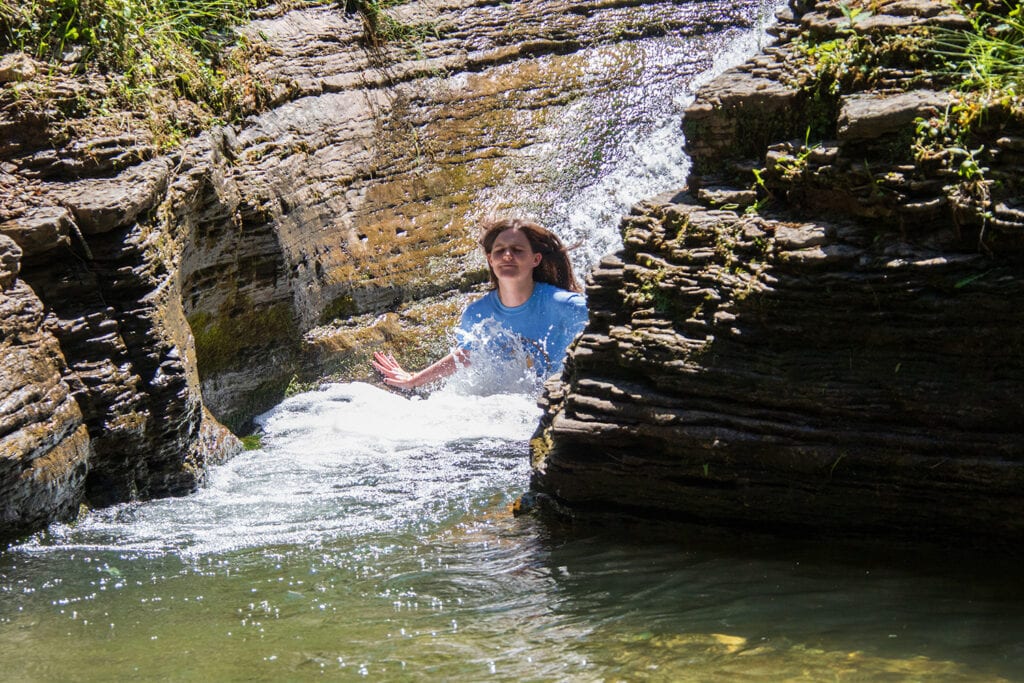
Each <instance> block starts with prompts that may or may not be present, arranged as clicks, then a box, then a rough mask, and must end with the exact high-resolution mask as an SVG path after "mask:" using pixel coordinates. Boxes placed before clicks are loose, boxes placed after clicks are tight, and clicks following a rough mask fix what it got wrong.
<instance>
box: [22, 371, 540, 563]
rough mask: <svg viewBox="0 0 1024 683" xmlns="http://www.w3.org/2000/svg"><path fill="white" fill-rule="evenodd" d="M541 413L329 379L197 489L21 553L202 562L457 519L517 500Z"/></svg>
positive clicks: (528, 404)
mask: <svg viewBox="0 0 1024 683" xmlns="http://www.w3.org/2000/svg"><path fill="white" fill-rule="evenodd" d="M538 417H539V409H538V408H537V406H536V403H535V400H534V398H533V397H532V396H531V395H529V394H514V393H513V394H510V393H500V394H492V395H490V396H480V395H470V394H466V393H461V392H459V391H457V390H455V389H454V388H449V389H447V390H444V391H439V392H436V393H434V394H432V395H430V396H429V397H428V398H422V397H412V398H406V397H403V396H399V395H396V394H394V393H391V392H389V391H385V390H383V389H379V388H376V387H373V386H370V385H368V384H361V383H350V384H331V385H327V386H324V387H322V388H321V389H319V390H317V391H312V392H307V393H304V394H299V395H297V396H293V397H291V398H289V399H286V400H285V401H284V402H283V403H281V404H280V405H279V406H277V407H276V408H274V409H273V410H271V411H269V412H268V413H266V414H264V415H262V416H260V417H259V418H258V419H257V422H258V423H259V424H260V425H261V427H262V430H263V447H262V448H261V449H259V450H255V451H250V452H247V453H244V454H242V455H240V456H238V457H236V458H234V459H232V460H231V461H229V462H228V463H226V464H224V465H222V466H220V467H217V468H214V469H212V471H211V472H210V478H209V483H208V485H207V486H206V487H205V488H203V489H202V490H200V491H198V492H196V493H195V494H193V495H191V496H187V497H184V498H171V499H164V500H156V501H150V502H146V503H134V504H124V505H118V506H114V507H112V508H107V509H104V510H97V511H94V512H92V513H91V514H89V515H88V516H87V517H86V518H85V519H84V520H83V521H82V522H81V523H80V524H78V525H65V524H55V525H53V526H51V528H50V529H49V530H48V531H47V532H45V533H43V534H38V535H36V536H35V537H33V538H32V539H30V540H29V541H28V542H27V543H25V544H22V545H21V546H20V550H23V551H27V552H44V551H47V550H49V549H52V548H54V547H59V548H61V549H63V550H76V549H88V550H119V551H122V552H134V553H140V554H151V553H172V554H176V555H179V556H181V557H196V556H201V555H209V554H215V553H223V552H229V551H234V550H238V549H242V548H256V547H270V546H278V545H305V546H315V545H317V544H321V543H324V542H330V541H331V540H332V539H336V538H338V537H342V536H344V537H350V538H354V537H359V536H364V535H369V534H379V533H384V532H388V531H400V530H404V529H407V528H409V527H410V525H411V526H412V527H415V526H416V525H423V524H429V525H438V524H444V523H445V522H446V521H447V520H449V519H456V518H459V517H461V516H463V515H465V514H466V513H467V511H468V510H469V509H470V508H472V507H473V506H475V505H477V504H478V498H479V497H480V496H483V495H486V494H487V493H488V492H492V491H494V490H502V489H503V488H504V489H507V490H508V495H509V497H510V501H511V497H512V496H514V494H515V491H516V490H517V488H518V487H520V486H521V485H522V483H523V482H524V481H525V476H526V470H527V464H526V457H525V444H526V440H527V439H528V438H529V436H530V434H531V433H532V431H533V429H534V427H535V425H536V422H537V419H538Z"/></svg>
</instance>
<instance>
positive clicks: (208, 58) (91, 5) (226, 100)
mask: <svg viewBox="0 0 1024 683" xmlns="http://www.w3.org/2000/svg"><path fill="white" fill-rule="evenodd" d="M258 2H259V0H30V2H28V3H24V4H23V3H20V2H17V1H16V0H0V51H2V52H11V51H21V52H25V53H27V54H29V55H31V56H33V57H34V58H36V59H40V60H44V61H46V62H48V63H49V64H51V65H52V66H51V68H52V69H53V70H56V68H57V66H58V65H61V64H64V65H71V66H72V67H73V70H75V71H77V72H79V73H81V72H84V71H87V70H93V71H97V72H99V73H101V74H104V75H106V76H107V78H108V79H109V81H110V85H111V87H110V92H109V94H108V96H109V97H110V98H112V100H111V101H106V102H98V103H94V106H95V107H96V108H97V109H102V108H107V109H120V108H124V109H133V110H136V111H143V112H146V111H148V110H150V109H151V108H153V107H155V106H158V105H157V102H159V101H160V100H161V99H164V98H166V97H167V96H170V97H173V98H175V99H178V98H182V99H185V100H188V101H190V102H192V103H195V104H196V105H198V108H199V109H200V110H201V111H202V112H204V113H205V116H198V118H199V119H203V118H205V119H207V121H208V120H209V119H212V118H215V117H230V116H233V115H236V114H238V113H240V110H241V109H242V102H243V101H245V100H246V99H247V98H249V99H251V98H252V96H253V94H254V93H253V91H254V90H258V89H259V84H257V83H255V82H254V81H253V79H252V78H251V77H248V76H247V75H246V74H245V69H244V65H243V61H244V59H245V55H244V51H242V50H240V49H241V48H245V47H246V46H245V45H242V44H240V43H239V42H238V38H237V35H236V34H235V33H234V31H233V30H232V29H233V27H234V26H236V25H238V24H240V23H242V22H244V21H246V20H247V19H248V17H249V14H250V12H251V10H252V9H254V8H255V6H256V5H257V3H258ZM229 48H234V49H229Z"/></svg>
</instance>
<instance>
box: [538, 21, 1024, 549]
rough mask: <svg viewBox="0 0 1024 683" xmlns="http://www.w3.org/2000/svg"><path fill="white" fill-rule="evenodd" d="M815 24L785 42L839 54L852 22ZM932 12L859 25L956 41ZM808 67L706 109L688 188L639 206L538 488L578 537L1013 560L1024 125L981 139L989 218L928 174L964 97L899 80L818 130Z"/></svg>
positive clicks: (765, 68) (581, 353)
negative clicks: (840, 32)
mask: <svg viewBox="0 0 1024 683" xmlns="http://www.w3.org/2000/svg"><path fill="white" fill-rule="evenodd" d="M802 5H803V9H804V10H805V11H804V13H803V14H801V15H800V16H797V15H796V14H795V13H793V12H792V11H790V10H787V11H786V12H784V13H783V16H782V23H781V25H780V28H779V33H780V35H782V36H784V37H789V38H792V37H793V36H796V35H798V34H801V35H805V36H806V35H808V33H809V32H811V31H818V32H827V31H829V30H832V31H833V33H832V34H830V35H836V32H835V28H836V26H839V25H840V22H842V21H843V14H842V13H840V11H839V8H838V7H837V6H836V5H835V4H833V3H826V2H821V3H817V4H813V3H802ZM938 5H940V3H916V4H915V3H889V4H886V3H882V4H881V5H879V3H873V5H872V6H873V7H874V8H875V9H878V10H880V12H879V13H878V14H876V15H874V16H873V18H872V20H871V22H870V23H867V24H865V25H863V26H859V27H858V28H859V29H861V30H863V31H865V32H867V34H869V35H874V34H871V33H870V32H872V31H878V32H883V33H886V32H891V31H893V30H896V29H894V28H893V26H897V27H905V26H908V25H914V26H916V25H919V24H922V23H928V22H929V21H931V22H941V23H943V24H944V25H956V24H957V19H956V17H954V16H951V14H950V12H949V10H948V9H947V8H944V7H937V6H938ZM887 8H889V9H891V10H892V12H893V13H892V14H891V15H888V20H886V16H887V15H885V10H886V9H887ZM900 30H903V29H902V28H900ZM886 35H888V33H886ZM801 54H802V53H801V52H799V51H798V50H797V49H795V48H794V46H793V45H792V43H791V42H786V41H783V42H782V43H780V44H779V45H776V46H775V47H773V48H771V49H769V50H767V51H766V54H765V55H761V56H759V57H757V58H755V59H754V60H752V61H751V62H749V63H748V64H746V65H744V66H743V67H740V68H738V69H735V70H733V71H730V72H728V73H726V74H725V75H723V76H722V77H721V78H720V79H719V80H718V81H716V82H714V83H711V84H710V85H709V86H708V87H707V88H706V89H704V90H702V91H701V92H700V93H698V96H697V99H696V102H695V103H694V105H693V107H692V108H691V109H690V111H688V113H687V120H686V124H685V125H686V129H687V136H688V138H687V139H688V143H687V144H688V150H690V152H691V153H692V154H693V158H694V173H693V175H692V176H691V187H690V188H689V192H688V193H679V194H676V195H666V196H663V197H659V198H655V199H652V200H650V201H648V202H643V203H641V204H639V205H638V206H636V207H635V209H634V210H633V212H632V215H630V216H629V217H627V218H625V219H624V220H623V222H622V231H623V236H624V242H625V248H624V250H623V252H622V253H621V254H617V255H615V256H609V257H607V258H605V259H604V261H603V262H602V263H601V265H600V266H599V267H598V268H596V269H595V270H594V272H593V273H592V274H591V277H590V279H589V282H588V287H587V295H588V298H589V302H590V306H591V322H590V324H589V326H588V327H587V329H586V331H585V332H584V334H583V336H582V337H581V339H580V340H579V342H578V343H577V345H576V347H575V349H574V351H573V352H572V353H571V354H570V361H569V363H568V364H567V371H566V373H565V375H564V377H563V378H562V382H557V383H555V382H553V383H550V384H549V388H548V392H547V393H546V398H545V401H546V403H547V406H548V407H547V412H546V415H545V418H544V423H543V425H542V428H541V429H540V430H539V431H538V434H537V436H536V438H535V439H534V440H533V443H532V447H533V465H534V470H535V472H534V477H533V488H535V489H536V490H537V491H539V492H541V493H542V494H544V496H542V497H541V499H542V500H544V499H546V500H547V501H548V502H549V503H550V504H551V507H552V508H554V509H557V510H560V511H562V513H564V514H569V515H573V516H577V517H579V518H584V519H585V518H602V519H606V518H608V517H622V516H632V517H642V518H649V519H657V520H666V519H668V520H676V521H682V522H688V523H695V524H706V525H712V526H725V527H740V528H747V529H758V530H765V531H770V532H774V533H789V534H794V535H803V536H810V537H817V538H822V537H828V538H831V539H835V538H861V537H873V538H887V539H893V538H897V539H904V540H916V541H922V540H923V541H929V542H939V543H949V544H952V545H960V546H964V545H966V546H984V547H989V548H1001V549H1003V550H1006V551H1009V552H1019V551H1020V547H1021V545H1020V543H1021V541H1022V540H1024V493H1022V491H1024V426H1022V424H1021V420H1020V415H1021V414H1022V413H1024V391H1022V389H1024V309H1022V308H1021V306H1020V305H1019V301H1020V297H1021V295H1022V294H1024V262H1022V261H1021V256H1020V254H1021V251H1020V246H1021V242H1020V235H1021V226H1020V224H1019V223H1015V222H1014V216H1015V215H1016V214H1014V213H1013V211H1012V210H1011V208H1010V207H1012V205H1013V203H1014V202H1015V200H1016V197H1015V193H1016V192H1017V189H1016V188H1017V187H1018V186H1017V185H1016V182H1015V181H1013V177H1014V176H1015V175H1016V176H1018V177H1019V175H1020V166H1019V160H1018V158H1017V157H1016V155H1014V154H1011V153H1010V152H1011V151H1012V149H1014V145H1015V144H1016V143H1015V142H1014V141H1015V140H1019V139H1020V132H1021V128H1020V123H1019V122H1018V121H1016V120H1015V119H1013V117H1010V116H1004V117H1003V118H1002V119H1001V122H1000V124H999V125H998V127H995V128H994V129H993V128H992V127H990V128H987V129H985V130H983V131H982V132H981V133H979V135H989V136H990V138H989V139H988V140H977V141H976V142H978V143H979V144H982V143H984V144H985V145H987V147H986V148H987V149H990V150H995V153H994V154H993V156H992V157H990V158H989V159H987V163H988V164H990V166H989V167H988V168H986V172H987V173H989V174H990V175H989V177H994V178H999V179H1001V180H1002V181H1003V182H999V183H990V184H989V185H987V186H985V189H986V191H991V192H992V193H993V196H992V199H991V203H990V206H992V205H997V206H998V207H1002V208H997V209H996V211H995V215H994V217H993V216H990V217H989V220H987V221H986V220H984V219H983V218H979V216H978V214H979V213H980V212H979V210H978V208H979V204H978V203H977V202H976V201H975V202H974V203H971V202H966V203H965V202H959V201H958V198H963V197H964V194H963V192H964V186H963V185H962V184H958V179H957V174H956V173H955V171H954V172H952V173H951V172H950V171H949V170H948V168H943V167H942V166H941V165H939V164H934V165H929V164H922V163H915V158H914V151H913V149H912V141H913V136H914V133H915V130H916V126H917V125H918V123H919V122H920V121H922V120H924V121H926V120H928V118H929V117H931V116H934V115H936V112H938V111H942V110H944V109H945V108H946V106H947V104H948V103H949V102H950V101H951V98H952V95H950V94H949V93H946V92H944V91H942V89H941V87H939V86H937V85H936V84H935V83H932V82H929V81H927V79H924V81H922V79H920V78H915V77H914V74H913V72H911V71H903V72H898V71H897V70H896V69H895V68H893V69H891V70H890V71H889V72H888V73H887V74H886V83H885V84H884V87H883V85H880V83H879V81H878V80H875V81H871V82H869V84H868V85H867V86H865V87H866V88H867V89H866V90H864V91H861V92H851V91H848V90H847V91H843V89H842V88H837V92H836V93H835V99H834V100H833V101H831V102H829V101H825V102H819V104H821V105H822V106H821V107H820V108H819V109H818V110H817V111H816V112H812V111H808V110H807V109H804V108H801V106H800V105H807V104H808V102H809V101H810V100H811V96H810V95H809V94H808V91H807V89H806V88H805V87H804V86H802V85H801V83H800V82H799V81H798V80H796V79H794V77H793V74H794V73H797V72H798V71H799V69H800V68H810V67H809V66H808V65H807V59H806V57H802V56H801ZM901 73H902V76H901ZM922 83H923V85H922ZM915 84H916V85H917V86H918V87H915ZM897 86H899V87H898V88H897ZM829 117H831V118H829ZM811 125H813V126H815V127H816V128H815V130H817V131H818V133H817V135H818V137H817V138H811V139H808V137H809V135H810V133H808V132H807V131H808V126H811ZM1000 151H1002V153H1000ZM752 169H759V171H758V174H757V175H756V176H755V174H753V173H752ZM968 189H970V188H968ZM1000 193H1002V195H1000ZM974 199H975V200H976V199H977V196H975V197H974ZM744 207H750V209H751V210H750V211H744ZM993 218H994V219H993ZM545 497H546V498H545Z"/></svg>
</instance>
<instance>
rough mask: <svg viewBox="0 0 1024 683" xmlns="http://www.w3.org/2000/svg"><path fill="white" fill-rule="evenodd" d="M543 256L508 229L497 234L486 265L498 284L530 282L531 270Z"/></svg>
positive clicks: (526, 241) (520, 235)
mask: <svg viewBox="0 0 1024 683" xmlns="http://www.w3.org/2000/svg"><path fill="white" fill-rule="evenodd" d="M542 258H543V256H542V255H541V254H540V253H539V252H536V251H534V250H533V247H532V246H530V240H528V239H527V238H526V235H524V234H523V233H522V232H520V231H518V230H513V229H511V228H510V229H508V230H505V231H503V232H501V233H499V234H498V236H497V237H496V238H495V239H494V244H493V245H491V251H490V252H489V253H488V254H487V263H488V265H490V266H491V270H493V271H494V275H495V276H496V277H497V278H498V282H501V281H503V280H506V281H509V280H511V281H516V280H527V279H529V280H532V279H533V269H534V268H536V267H537V266H538V265H540V262H541V259H542Z"/></svg>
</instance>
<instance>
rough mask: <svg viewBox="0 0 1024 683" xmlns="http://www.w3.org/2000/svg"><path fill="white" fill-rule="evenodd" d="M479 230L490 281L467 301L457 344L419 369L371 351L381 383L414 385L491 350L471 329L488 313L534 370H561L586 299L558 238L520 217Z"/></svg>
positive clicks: (582, 318)
mask: <svg viewBox="0 0 1024 683" xmlns="http://www.w3.org/2000/svg"><path fill="white" fill-rule="evenodd" d="M482 230H483V237H482V238H481V239H480V245H481V246H482V247H483V249H484V253H485V254H486V256H487V265H488V268H489V270H490V279H491V285H492V287H493V288H492V289H491V291H489V292H488V293H487V294H485V295H484V296H483V297H482V298H480V299H478V300H477V301H474V302H473V303H471V304H470V305H469V306H467V307H466V310H465V311H464V312H463V314H462V319H461V321H460V322H459V328H458V331H457V335H458V343H457V345H456V348H455V349H454V350H453V351H452V352H451V353H449V354H448V355H446V356H445V357H444V358H442V359H441V360H439V361H437V362H436V363H434V364H432V365H429V366H428V367H426V368H424V369H423V370H420V371H419V372H408V371H406V370H404V369H402V366H401V365H399V364H398V362H397V361H396V360H395V359H394V357H393V356H392V355H391V354H384V353H380V352H375V353H374V354H373V355H374V360H373V361H372V364H373V367H374V368H375V369H376V370H377V371H378V372H379V373H380V374H381V375H382V376H383V378H384V382H385V383H386V384H389V385H391V386H393V387H397V388H399V389H405V390H409V389H415V388H416V387H418V386H421V385H424V384H427V383H429V382H433V381H435V380H438V379H441V378H443V377H447V376H449V375H451V374H452V373H454V372H455V371H456V370H457V369H458V368H459V366H460V365H467V364H468V363H469V362H470V357H471V356H472V355H474V354H478V353H486V352H492V353H493V352H494V351H493V349H488V344H487V343H486V340H484V339H482V338H481V337H480V336H479V335H476V334H474V329H479V327H480V326H481V324H486V323H487V322H488V321H491V320H493V321H495V322H496V323H497V324H498V325H500V326H501V327H502V328H503V331H504V332H506V333H508V334H510V335H512V336H513V337H514V338H515V339H517V340H518V341H519V342H520V343H521V345H522V348H523V349H524V350H525V352H526V358H527V364H528V365H531V366H532V369H533V370H534V371H535V372H536V374H537V376H539V377H547V376H549V375H551V374H553V373H555V372H559V371H560V370H561V369H562V362H563V360H564V358H565V351H566V348H568V346H569V344H570V343H571V342H572V340H573V339H574V338H575V337H576V335H577V334H579V333H580V331H582V330H583V327H584V326H585V325H586V322H587V304H586V300H585V299H584V298H583V295H582V294H580V292H581V291H582V290H581V288H580V285H579V282H577V280H576V276H575V274H574V273H573V270H572V264H571V263H570V261H569V255H568V252H567V250H566V248H565V247H564V246H563V245H562V241H561V240H560V239H558V236H557V235H555V234H554V233H552V232H551V231H549V230H547V229H546V228H544V227H541V226H540V225H538V224H537V223H533V222H531V221H525V220H520V219H500V220H495V221H488V222H486V223H485V224H484V225H483V226H482ZM506 336H507V335H506ZM506 351H507V349H506Z"/></svg>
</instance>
